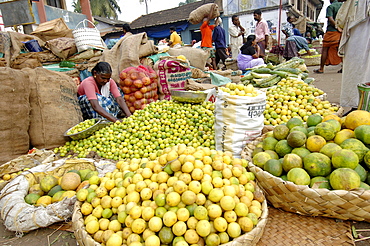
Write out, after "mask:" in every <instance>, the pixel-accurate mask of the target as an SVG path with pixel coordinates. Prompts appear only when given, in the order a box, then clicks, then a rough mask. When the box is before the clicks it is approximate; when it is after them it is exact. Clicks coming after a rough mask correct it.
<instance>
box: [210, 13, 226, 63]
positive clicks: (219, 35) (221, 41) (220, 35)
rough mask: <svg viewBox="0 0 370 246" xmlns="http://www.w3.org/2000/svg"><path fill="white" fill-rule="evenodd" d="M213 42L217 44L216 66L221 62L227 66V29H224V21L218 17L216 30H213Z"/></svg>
mask: <svg viewBox="0 0 370 246" xmlns="http://www.w3.org/2000/svg"><path fill="white" fill-rule="evenodd" d="M212 40H213V42H214V44H215V48H216V52H215V61H216V66H217V65H218V63H219V62H220V61H222V63H223V64H224V65H225V67H226V64H225V60H226V59H227V58H228V55H227V53H226V34H225V29H224V28H223V27H222V19H221V18H220V17H217V18H216V20H215V28H214V29H213V34H212Z"/></svg>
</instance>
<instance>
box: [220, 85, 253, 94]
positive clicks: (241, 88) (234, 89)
mask: <svg viewBox="0 0 370 246" xmlns="http://www.w3.org/2000/svg"><path fill="white" fill-rule="evenodd" d="M220 90H222V91H224V92H227V93H229V94H230V95H237V96H248V97H256V96H258V91H257V90H256V89H255V88H254V86H253V85H251V84H249V85H243V84H235V83H227V84H226V85H225V87H220Z"/></svg>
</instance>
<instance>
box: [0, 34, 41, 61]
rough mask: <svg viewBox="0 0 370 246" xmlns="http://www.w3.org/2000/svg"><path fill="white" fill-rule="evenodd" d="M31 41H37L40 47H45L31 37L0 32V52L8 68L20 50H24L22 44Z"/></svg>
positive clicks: (36, 38)
mask: <svg viewBox="0 0 370 246" xmlns="http://www.w3.org/2000/svg"><path fill="white" fill-rule="evenodd" d="M32 39H35V40H37V42H38V43H39V45H40V46H41V47H43V46H44V45H45V42H44V41H42V40H41V39H39V38H38V37H36V36H33V35H27V34H23V33H18V32H12V31H8V32H0V52H2V53H4V58H5V61H6V65H7V66H8V67H10V66H11V63H12V62H14V60H15V59H16V58H17V57H18V56H19V55H20V52H21V49H22V48H24V42H27V41H30V40H32ZM33 53H38V52H33ZM25 67H30V66H25Z"/></svg>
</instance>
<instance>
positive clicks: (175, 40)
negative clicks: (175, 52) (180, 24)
mask: <svg viewBox="0 0 370 246" xmlns="http://www.w3.org/2000/svg"><path fill="white" fill-rule="evenodd" d="M170 33H171V35H170V41H169V42H168V44H169V45H170V47H171V48H178V47H180V46H181V43H182V41H181V37H180V35H179V34H177V32H176V27H174V26H171V27H170Z"/></svg>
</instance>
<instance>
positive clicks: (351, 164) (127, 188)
mask: <svg viewBox="0 0 370 246" xmlns="http://www.w3.org/2000/svg"><path fill="white" fill-rule="evenodd" d="M58 41H60V42H58V44H62V45H63V47H65V45H71V43H70V41H71V40H58ZM62 41H63V42H62ZM47 42H49V40H48V41H47ZM51 43H52V42H49V47H52V46H50V45H52V44H51ZM72 46H73V45H72ZM128 47H129V48H128ZM189 49H190V50H189ZM191 49H193V48H188V47H186V49H185V48H182V49H177V50H175V49H174V50H166V51H168V54H166V55H161V56H159V55H158V56H156V54H157V53H158V50H159V49H158V47H155V46H154V44H153V43H152V42H150V40H148V38H147V36H146V34H145V33H142V34H139V35H128V36H127V37H125V38H123V39H121V40H120V41H119V42H117V43H116V44H115V46H114V47H113V48H112V49H111V50H108V49H104V48H103V49H95V48H87V49H86V50H83V51H80V52H78V53H77V54H72V53H70V52H64V51H66V49H61V50H62V51H61V50H60V49H59V52H57V51H56V49H55V48H52V49H51V52H52V53H53V54H55V53H58V57H59V58H60V56H64V58H63V59H64V61H63V63H59V65H60V64H62V67H65V68H66V67H69V66H70V68H68V69H66V71H62V70H63V69H61V71H58V72H55V71H51V70H53V69H54V70H58V69H60V67H59V68H58V67H57V66H59V65H55V64H56V63H54V64H52V65H54V67H53V68H52V67H47V65H46V64H44V68H41V67H37V66H36V67H37V68H35V67H33V68H28V69H23V70H18V69H16V68H15V67H12V68H0V72H2V73H4V74H6V75H7V77H4V78H10V77H15V78H22V83H19V84H15V85H13V84H6V83H2V84H1V83H0V88H2V87H1V86H6V89H7V91H8V92H9V93H8V94H9V95H7V97H6V100H4V102H6V103H7V105H8V104H9V102H11V101H14V94H11V93H10V91H11V89H9V88H13V89H14V90H13V91H16V92H17V93H19V97H21V98H22V100H20V101H19V102H20V103H23V105H26V106H27V107H15V106H17V105H12V107H13V108H12V109H13V110H17V113H18V114H17V116H19V118H17V119H12V118H9V119H8V122H7V126H9V125H14V126H16V127H17V128H13V129H12V128H11V127H3V128H0V132H1V133H2V134H3V135H2V136H5V137H6V138H7V139H8V140H13V139H11V136H14V134H15V133H14V131H15V130H17V134H19V135H20V136H22V138H21V137H19V138H17V140H19V143H18V142H15V141H9V146H10V145H12V144H13V145H14V146H16V147H18V148H14V147H13V148H8V149H6V151H3V152H1V153H0V154H2V159H1V161H2V162H3V163H5V164H3V165H2V166H0V167H3V169H1V170H2V172H0V178H1V179H0V211H1V219H2V220H3V221H4V225H5V227H6V228H7V229H8V230H11V231H14V232H18V233H23V232H27V231H31V230H35V229H37V228H41V227H46V226H50V225H51V224H54V223H55V222H60V221H64V220H71V230H73V232H74V234H75V237H76V241H77V242H78V243H79V244H80V245H107V246H116V245H128V246H130V245H131V246H135V245H145V246H152V245H153V246H157V245H158V246H159V245H163V244H164V245H173V246H182V245H225V246H226V245H227V246H231V245H240V246H241V245H269V244H270V245H271V244H272V243H275V244H276V245H278V244H279V243H280V244H281V243H287V242H288V241H287V240H288V239H287V238H284V237H281V238H278V237H271V234H272V233H275V234H279V233H277V232H276V228H282V227H283V224H284V226H285V228H286V229H284V231H285V234H284V236H286V237H288V236H287V233H288V232H291V231H293V230H296V229H295V228H297V224H300V223H303V221H304V223H307V228H312V229H311V230H312V231H314V232H312V231H307V233H306V234H309V233H312V234H315V235H311V236H310V237H309V239H307V240H306V241H307V245H308V244H309V242H310V240H311V241H315V240H316V241H317V242H319V241H320V242H324V241H325V242H330V243H331V244H333V245H334V244H338V245H339V244H341V245H342V244H344V243H353V240H352V237H351V236H347V234H348V233H349V225H348V222H343V221H342V222H341V223H336V225H335V226H334V225H333V220H330V219H327V218H321V217H329V218H336V219H341V220H356V221H369V220H370V219H369V216H368V212H369V211H368V207H369V206H368V197H369V195H370V193H369V191H368V190H369V189H370V186H369V182H370V180H369V179H368V175H367V173H368V169H369V166H370V164H369V163H370V162H369V156H370V150H369V149H368V144H370V141H369V139H368V138H369V137H368V134H369V129H368V128H369V127H368V125H369V124H370V123H369V119H370V117H369V116H370V113H368V112H366V111H354V112H353V113H351V114H349V115H348V116H346V117H342V114H343V109H342V108H341V107H340V105H336V104H333V103H331V102H329V101H327V99H326V96H327V95H326V93H325V92H324V91H322V90H320V89H318V88H317V87H316V86H315V84H314V79H313V78H310V77H309V73H308V69H307V66H306V65H307V64H306V63H305V60H304V59H301V58H293V59H291V60H289V61H287V62H284V63H280V64H276V65H273V64H272V63H268V64H265V65H262V66H259V67H254V68H251V69H246V70H244V71H241V70H237V69H235V70H232V69H229V70H224V71H215V70H207V69H206V68H205V66H204V64H205V63H206V60H207V56H206V55H204V54H202V55H203V56H200V57H203V60H201V59H200V58H199V59H195V58H194V57H195V56H196V55H194V54H197V53H196V52H198V50H197V51H196V52H195V53H194V52H193V50H191ZM194 49H195V48H194ZM63 50H64V51H63ZM201 52H203V51H201ZM36 53H40V52H36ZM170 54H172V55H170ZM188 58H189V59H188ZM153 59H154V60H153ZM98 61H107V62H109V63H110V64H111V66H112V68H113V72H112V78H114V80H115V81H116V82H117V85H118V86H119V87H120V89H121V90H122V91H123V93H124V98H125V100H126V102H127V105H128V107H129V110H130V112H131V113H132V115H131V116H129V117H125V118H121V119H120V120H119V121H117V122H108V121H106V120H104V119H100V118H96V119H95V118H94V119H85V120H83V119H82V117H81V112H79V111H78V101H77V98H76V91H77V85H78V84H79V82H78V80H77V81H76V82H77V83H76V82H74V81H73V80H72V77H75V74H74V75H73V76H71V74H73V73H74V72H71V71H72V70H75V72H76V71H77V74H78V75H77V77H80V76H82V74H84V72H83V71H85V70H86V69H87V70H89V68H91V67H92V65H93V64H96V63H97V62H98ZM9 64H10V63H9ZM48 65H49V66H50V64H48ZM67 72H69V74H68V73H67ZM5 82H6V81H5ZM12 86H13V87H12ZM22 88H28V90H21V89H22ZM20 91H22V93H20ZM17 95H18V94H17ZM0 106H1V107H3V108H5V107H7V106H5V104H4V105H3V104H0ZM2 112H3V111H2ZM4 112H5V113H4V116H6V114H9V113H7V112H8V111H4ZM16 123H17V124H16ZM2 126H4V125H2ZM29 143H31V144H32V146H31V147H35V148H34V149H33V153H29V154H26V153H27V151H28V150H29V147H30V145H29ZM43 148H45V149H47V150H45V151H44V150H40V149H43ZM9 153H10V154H9ZM6 154H8V155H6ZM22 154H26V155H24V156H22V157H18V156H20V155H22ZM17 157H18V158H17ZM343 177H344V178H343ZM268 204H269V205H270V209H271V211H272V213H270V211H269V206H268ZM272 207H275V208H277V209H280V210H277V209H273V208H272ZM282 210H284V211H288V212H289V213H287V212H283V211H282ZM297 214H299V218H297V217H296V215H297ZM316 216H321V217H320V218H316ZM269 220H270V221H269ZM312 224H314V225H312ZM320 225H322V226H323V227H327V228H325V229H326V230H322V231H321V232H320V231H319V232H318V229H317V228H318V227H320ZM328 227H330V230H329V229H328ZM334 227H335V228H334ZM274 228H275V229H274ZM266 230H268V231H267V232H266ZM274 230H275V232H274ZM330 233H332V234H333V237H332V238H331V239H330V240H329V239H328V238H326V236H327V235H328V234H330ZM334 234H335V235H334ZM343 234H344V235H346V236H343ZM349 234H350V233H349ZM266 235H267V236H266ZM280 235H282V234H280ZM299 235H302V234H299V233H296V235H295V236H291V237H290V238H289V239H290V240H291V241H290V242H292V243H293V242H303V241H304V240H303V239H301V238H299V237H300V236H299ZM323 235H324V236H323ZM334 237H335V238H334ZM276 238H277V239H276ZM300 239H301V241H299V240H300ZM273 240H275V241H274V242H273ZM277 240H278V241H277ZM306 241H305V242H306Z"/></svg>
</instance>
